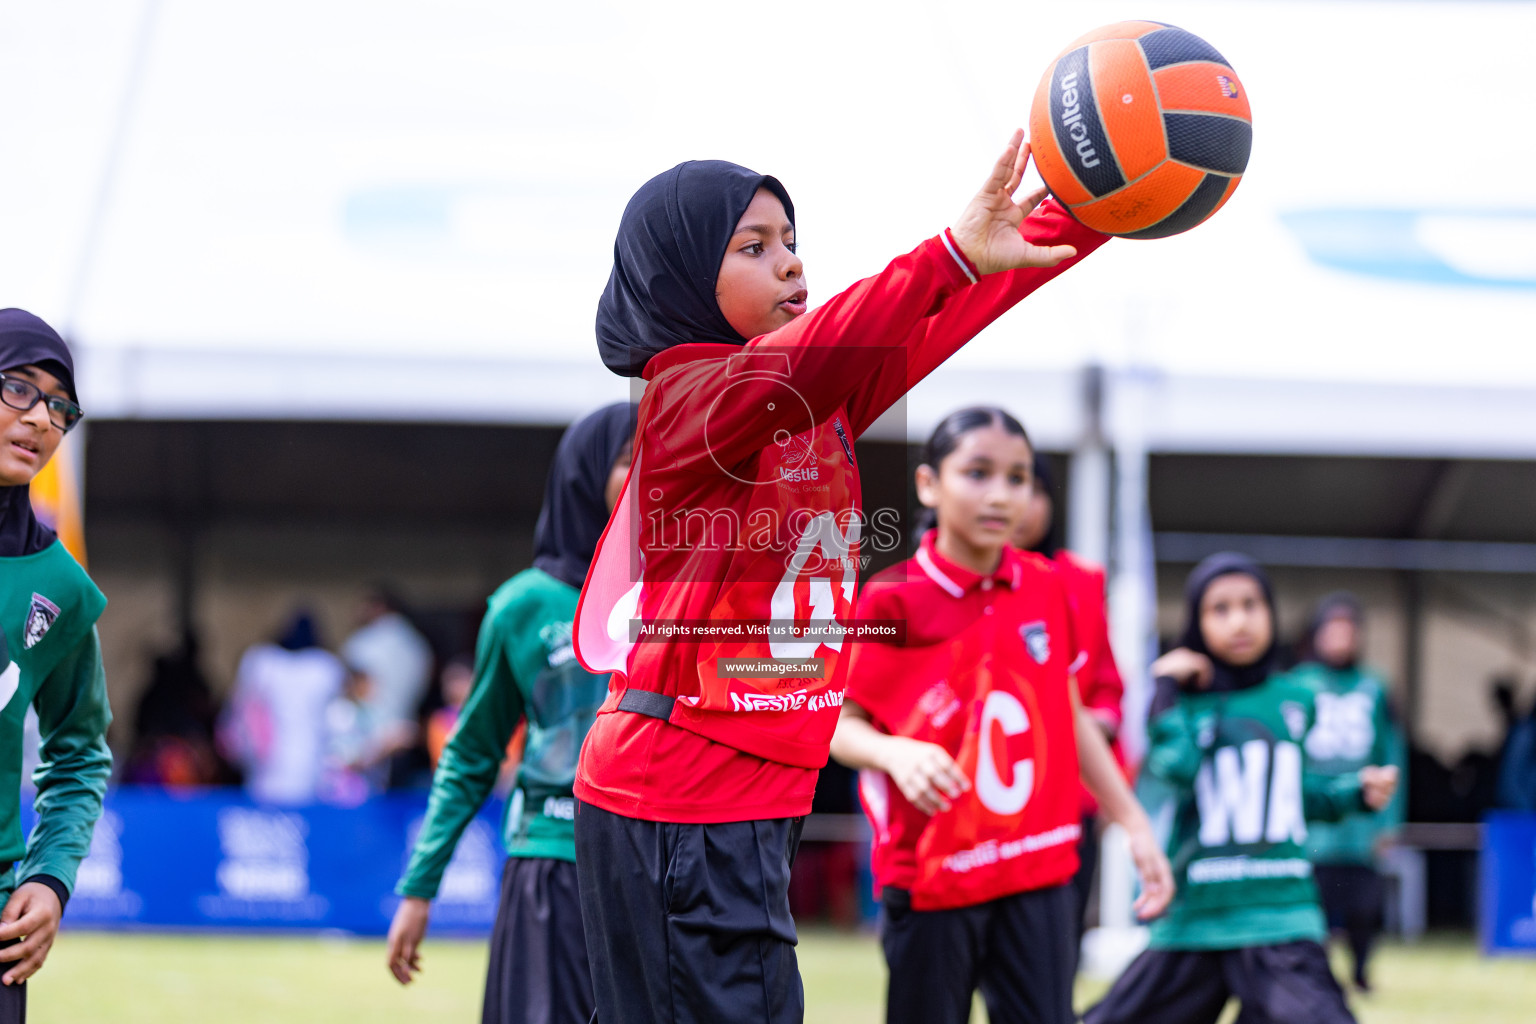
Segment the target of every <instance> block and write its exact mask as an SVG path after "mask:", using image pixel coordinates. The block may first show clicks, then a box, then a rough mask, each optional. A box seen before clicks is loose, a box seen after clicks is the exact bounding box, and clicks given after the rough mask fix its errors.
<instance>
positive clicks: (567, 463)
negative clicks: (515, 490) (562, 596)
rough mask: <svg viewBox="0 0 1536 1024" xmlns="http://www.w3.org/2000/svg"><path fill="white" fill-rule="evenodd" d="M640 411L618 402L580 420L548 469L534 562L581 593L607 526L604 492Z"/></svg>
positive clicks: (534, 538)
mask: <svg viewBox="0 0 1536 1024" xmlns="http://www.w3.org/2000/svg"><path fill="white" fill-rule="evenodd" d="M638 408H639V407H638V406H635V405H633V404H631V403H629V402H615V403H614V404H613V405H605V406H603V407H602V408H601V409H599V410H597V411H596V412H594V413H589V414H588V415H586V416H585V417H583V418H582V419H579V420H577V421H576V422H575V423H573V424H571V426H570V429H568V430H567V431H566V432H565V435H564V436H563V437H561V438H560V444H559V445H558V446H557V447H556V448H555V458H554V461H553V462H551V463H550V466H549V479H548V480H547V481H546V482H545V484H544V507H543V508H541V509H539V522H538V525H537V526H535V527H534V528H533V564H534V566H535V567H537V568H539V569H543V570H544V571H545V572H547V573H549V574H550V575H551V576H553V577H554V578H555V579H557V580H562V581H564V582H566V583H569V584H570V585H571V586H573V587H575V588H576V589H578V590H580V589H581V585H582V583H584V582H586V579H587V569H588V568H590V567H591V565H592V556H593V555H594V554H596V553H597V542H598V541H599V540H601V539H602V536H603V528H604V527H606V526H607V525H608V505H607V503H606V502H604V500H603V491H604V489H605V488H606V487H607V484H608V474H609V473H610V472H612V470H613V464H614V463H615V462H616V461H618V458H619V453H620V452H622V451H623V450H624V446H625V445H626V444H628V443H629V441H630V439H631V438H633V437H634V436H635V414H636V412H637V411H638Z"/></svg>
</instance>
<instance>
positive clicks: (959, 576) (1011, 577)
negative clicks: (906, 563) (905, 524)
mask: <svg viewBox="0 0 1536 1024" xmlns="http://www.w3.org/2000/svg"><path fill="white" fill-rule="evenodd" d="M938 532H939V531H938V530H937V529H933V530H929V531H928V532H927V533H925V534H923V540H922V543H920V544H919V545H918V548H917V556H916V558H915V559H914V561H916V562H917V566H918V568H919V569H922V570H923V574H924V575H926V576H927V577H928V578H929V579H931V580H933V582H934V583H937V584H938V585H939V589H940V590H942V591H944V593H946V594H948V595H949V596H950V597H955V598H959V597H964V596H965V595H966V594H968V593H970V592H971V591H972V590H975V589H976V588H977V587H982V588H983V589H990V586H991V583H993V582H996V583H1003V584H1006V585H1007V586H1008V588H1009V589H1011V590H1018V589H1019V587H1020V586H1022V585H1023V583H1024V570H1023V566H1022V564H1021V562H1020V556H1019V553H1018V552H1017V551H1015V550H1014V549H1013V548H1012V547H1011V546H1004V548H1003V557H1002V559H1001V560H1000V561H999V562H998V563H997V568H996V569H994V570H993V571H992V572H991V573H988V574H985V575H982V574H980V573H975V572H972V571H971V570H969V569H966V568H962V567H961V566H958V565H956V564H955V563H954V562H951V561H950V560H949V559H947V558H945V557H944V556H943V555H941V554H939V553H938V551H937V550H936V549H935V548H934V540H935V539H936V538H937V536H938Z"/></svg>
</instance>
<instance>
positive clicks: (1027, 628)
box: [1019, 619, 1051, 665]
mask: <svg viewBox="0 0 1536 1024" xmlns="http://www.w3.org/2000/svg"><path fill="white" fill-rule="evenodd" d="M1019 636H1020V637H1022V638H1023V639H1024V646H1025V648H1026V649H1028V651H1029V656H1030V657H1031V658H1034V659H1035V664H1036V665H1044V664H1045V663H1046V662H1047V661H1050V660H1051V634H1050V633H1048V632H1046V629H1045V622H1044V621H1042V620H1039V619H1036V620H1035V621H1034V622H1026V623H1024V624H1023V625H1022V626H1020V627H1019Z"/></svg>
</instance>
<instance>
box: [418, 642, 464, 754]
mask: <svg viewBox="0 0 1536 1024" xmlns="http://www.w3.org/2000/svg"><path fill="white" fill-rule="evenodd" d="M474 685H475V659H474V658H473V657H472V656H470V655H466V654H455V655H454V656H453V657H451V658H449V659H448V661H447V662H446V663H445V664H444V665H443V670H442V671H441V672H439V673H438V674H437V686H438V690H439V691H440V696H441V697H442V700H443V706H442V707H440V708H438V709H437V710H436V711H434V712H432V714H431V716H430V717H429V718H428V719H427V757H428V758H429V759H431V761H432V769H433V771H436V770H437V761H438V758H440V757H442V756H443V746H444V745H445V744H447V742H448V737H449V736H450V735H451V734H452V733H453V727H454V726H455V725H457V724H458V722H459V709H461V708H462V707H464V702H465V701H466V700H468V699H469V691H470V690H471V689H473V688H474Z"/></svg>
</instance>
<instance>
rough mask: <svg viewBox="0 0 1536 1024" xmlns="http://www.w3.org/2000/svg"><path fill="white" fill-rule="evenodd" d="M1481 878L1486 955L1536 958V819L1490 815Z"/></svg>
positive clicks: (1515, 815) (1484, 839) (1484, 841)
mask: <svg viewBox="0 0 1536 1024" xmlns="http://www.w3.org/2000/svg"><path fill="white" fill-rule="evenodd" d="M1481 875H1482V880H1481V883H1480V884H1481V886H1482V913H1481V914H1480V915H1479V917H1480V922H1479V930H1480V931H1481V933H1482V945H1483V951H1484V952H1485V953H1523V954H1525V955H1527V956H1536V814H1515V813H1506V812H1495V813H1494V814H1492V815H1490V816H1489V818H1488V821H1487V823H1486V826H1485V827H1484V829H1483V853H1482V871H1481Z"/></svg>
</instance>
